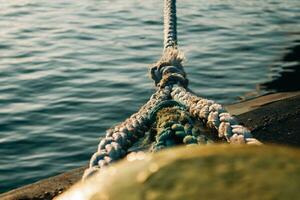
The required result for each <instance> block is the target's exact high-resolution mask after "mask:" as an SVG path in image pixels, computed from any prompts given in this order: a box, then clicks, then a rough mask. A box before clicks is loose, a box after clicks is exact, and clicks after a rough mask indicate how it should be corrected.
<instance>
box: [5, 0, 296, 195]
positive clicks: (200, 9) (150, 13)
mask: <svg viewBox="0 0 300 200" xmlns="http://www.w3.org/2000/svg"><path fill="white" fill-rule="evenodd" d="M177 7H178V34H179V45H180V47H181V50H183V51H184V52H185V55H186V57H187V60H186V62H185V66H186V71H187V73H188V77H189V79H190V87H191V89H193V90H194V91H195V92H196V93H197V94H199V95H201V96H204V97H207V98H211V99H214V100H217V101H218V102H220V103H233V102H236V101H238V99H240V98H241V97H243V98H244V97H246V98H248V97H252V96H255V95H260V94H264V93H266V92H268V91H267V89H263V90H262V89H259V87H258V85H259V84H261V83H264V82H267V81H270V80H272V79H273V78H274V77H276V76H279V74H280V72H281V71H282V70H284V68H282V67H272V66H274V65H276V66H283V65H288V64H289V63H282V61H281V58H282V56H283V55H284V54H285V53H286V51H287V50H286V49H287V48H288V47H290V46H293V45H295V44H296V41H299V40H298V39H299V34H300V23H299V21H300V15H299V13H300V1H299V0H286V1H281V0H268V1H266V0H252V1H235V0H232V1H231V0H228V1H223V0H213V1H206V0H184V1H178V3H177ZM162 38H163V37H162V0H151V1H141V0H130V1H129V0H128V1H124V0H87V1H80V0H73V1H68V0H51V1H45V0H18V1H6V0H0V156H1V159H0V192H5V191H7V190H9V189H12V188H16V187H19V186H22V185H25V184H28V183H32V182H34V181H37V180H39V179H41V178H45V177H49V176H52V175H55V174H59V173H61V172H64V171H67V170H69V169H72V168H76V167H79V166H82V165H84V164H86V163H87V161H88V160H89V157H90V155H91V154H92V152H94V151H95V149H96V146H97V143H98V139H97V138H98V137H100V136H102V135H103V133H104V130H105V129H107V128H109V127H110V126H112V125H114V124H116V123H118V122H120V121H122V120H124V119H125V118H126V117H127V116H129V115H130V114H132V113H134V112H135V111H136V110H137V109H138V108H139V107H140V106H141V105H143V103H144V102H146V101H147V99H148V98H149V97H150V95H151V94H152V92H153V91H154V87H153V83H152V81H151V80H150V79H149V78H148V76H147V66H149V65H150V64H151V63H154V62H155V61H156V60H157V59H158V58H159V56H160V54H161V51H162Z"/></svg>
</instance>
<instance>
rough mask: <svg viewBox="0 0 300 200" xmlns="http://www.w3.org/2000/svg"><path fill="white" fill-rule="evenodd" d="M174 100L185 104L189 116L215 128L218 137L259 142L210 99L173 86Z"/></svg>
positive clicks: (243, 141)
mask: <svg viewBox="0 0 300 200" xmlns="http://www.w3.org/2000/svg"><path fill="white" fill-rule="evenodd" d="M171 96H172V98H173V99H174V100H176V101H178V102H180V103H182V104H183V105H185V106H187V107H188V109H189V113H190V114H191V116H193V117H196V118H198V119H199V120H201V121H202V122H204V123H205V124H206V126H207V127H208V128H211V129H215V130H216V131H217V132H218V136H219V137H220V138H226V140H227V141H228V142H229V143H233V144H243V143H247V144H259V141H258V140H256V139H255V138H253V136H252V134H251V132H250V130H249V129H247V128H246V127H244V126H242V125H239V124H238V121H237V120H236V119H235V118H234V117H233V116H231V115H230V114H229V113H228V112H227V111H226V110H225V109H224V108H223V106H222V105H220V104H217V103H215V102H214V101H212V100H207V99H203V98H200V97H198V96H196V95H194V94H192V93H191V92H188V91H186V89H184V88H182V87H178V86H174V87H173V89H172V92H171Z"/></svg>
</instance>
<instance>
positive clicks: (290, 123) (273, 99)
mask: <svg viewBox="0 0 300 200" xmlns="http://www.w3.org/2000/svg"><path fill="white" fill-rule="evenodd" d="M226 108H227V110H228V111H229V112H230V113H231V114H234V115H236V116H237V118H238V119H239V121H240V122H241V123H243V124H244V125H245V126H246V127H248V128H249V129H251V131H252V133H253V135H254V136H255V138H257V139H259V140H260V141H262V142H263V143H265V144H280V145H288V146H293V147H299V146H300V120H299V118H300V92H289V93H276V94H269V95H265V96H261V97H258V98H255V99H252V100H247V101H245V102H241V103H237V104H233V105H228V106H226ZM222 146H223V145H222ZM222 148H223V147H222ZM266 148H268V147H266ZM270 148H274V147H270ZM278 148H279V147H278ZM288 151H289V152H292V151H293V149H289V150H288ZM294 151H295V152H296V151H297V152H298V150H297V149H294ZM267 152H268V151H267ZM270 152H271V150H270ZM85 168H86V166H84V167H81V168H78V169H74V170H72V171H69V172H66V173H63V174H60V175H57V176H54V177H50V178H47V179H44V180H41V181H38V182H36V183H33V184H30V185H27V186H23V187H21V188H18V189H15V190H12V191H9V192H6V193H3V194H1V195H0V200H39V199H53V198H54V197H55V196H57V195H58V194H60V193H62V192H63V191H65V190H67V189H68V188H70V187H71V186H72V185H73V184H74V183H76V182H77V181H78V180H80V178H81V176H82V173H83V170H84V169H85Z"/></svg>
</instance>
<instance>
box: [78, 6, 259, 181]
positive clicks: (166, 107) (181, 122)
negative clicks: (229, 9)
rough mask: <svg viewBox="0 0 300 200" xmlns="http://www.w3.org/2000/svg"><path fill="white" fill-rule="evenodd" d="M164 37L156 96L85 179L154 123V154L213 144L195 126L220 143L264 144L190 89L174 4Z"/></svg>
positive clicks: (121, 128) (114, 133) (104, 142)
mask: <svg viewBox="0 0 300 200" xmlns="http://www.w3.org/2000/svg"><path fill="white" fill-rule="evenodd" d="M164 37H165V38H164V52H163V55H162V57H161V59H160V60H159V61H158V62H157V63H155V64H154V65H153V66H151V67H150V69H149V72H150V76H151V78H152V79H153V80H154V82H155V85H156V86H157V91H156V92H155V93H154V94H153V95H152V96H151V98H150V100H149V101H148V102H147V103H146V104H145V105H144V106H142V107H141V109H140V110H139V111H138V112H137V113H135V114H133V115H132V116H131V117H129V118H128V119H126V120H125V121H124V122H122V123H121V124H119V125H117V126H115V127H113V128H111V129H109V130H107V131H106V136H105V137H104V138H102V139H101V140H100V143H99V146H98V150H97V152H96V153H94V154H93V156H92V158H91V160H90V164H89V168H88V169H87V170H86V171H85V173H84V175H83V179H85V178H87V177H89V176H90V175H92V174H94V172H96V171H98V170H99V169H101V168H102V167H105V166H107V165H109V164H110V163H112V162H114V161H116V160H119V159H121V158H123V157H124V156H126V155H127V154H128V150H129V148H131V147H132V146H133V145H134V144H135V143H136V142H137V141H138V140H139V139H140V138H143V137H144V136H145V133H146V132H148V131H149V129H150V128H151V127H153V126H154V125H155V124H156V130H157V133H156V139H155V141H154V144H153V145H152V150H153V151H158V150H160V149H163V148H166V147H169V146H173V145H176V144H187V145H191V144H207V143H210V142H211V141H210V140H209V139H208V138H206V136H204V135H203V134H201V132H199V130H198V129H197V125H196V123H195V121H199V122H201V123H202V125H204V126H205V127H206V128H209V129H211V130H212V131H215V132H216V133H217V136H218V137H219V138H223V139H224V140H226V141H227V142H228V143H230V144H261V143H260V142H259V141H258V140H256V139H255V138H253V136H252V134H251V132H250V130H248V129H247V128H246V127H244V126H242V125H239V123H238V121H237V120H236V119H235V118H234V117H233V116H231V115H230V114H229V113H228V112H227V111H226V110H225V109H224V107H223V106H222V105H220V104H217V103H215V102H214V101H212V100H207V99H204V98H201V97H198V96H196V95H195V94H194V93H193V92H191V90H189V89H188V80H187V78H186V73H185V71H184V68H183V66H182V60H183V54H182V53H181V52H180V51H179V50H178V49H177V33H176V1H175V0H165V2H164ZM158 113H159V114H158ZM158 115H160V116H161V117H158ZM163 115H169V116H168V117H169V118H168V119H169V121H166V122H165V123H164V122H163V123H160V122H157V121H161V119H162V117H163ZM178 116H181V117H178ZM192 118H193V119H192ZM162 121H163V120H162Z"/></svg>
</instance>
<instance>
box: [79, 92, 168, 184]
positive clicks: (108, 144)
mask: <svg viewBox="0 0 300 200" xmlns="http://www.w3.org/2000/svg"><path fill="white" fill-rule="evenodd" d="M170 93H171V88H170V87H165V88H163V89H160V90H157V91H156V92H155V93H154V94H153V95H152V96H151V98H150V100H149V101H148V102H147V103H146V104H145V105H144V106H142V107H141V108H140V110H139V111H138V112H137V113H135V114H133V115H132V116H131V117H129V118H128V119H126V120H125V121H124V122H123V123H121V124H119V125H117V126H115V127H114V128H111V129H108V130H107V131H106V136H105V137H104V138H102V139H101V140H100V143H99V145H98V150H97V152H96V153H94V154H93V156H92V158H91V160H90V163H89V168H88V169H87V170H86V171H85V173H84V175H83V179H85V178H87V177H89V176H90V175H92V174H93V173H94V172H96V171H98V170H99V169H100V168H102V167H104V166H106V165H108V164H110V163H111V162H113V161H116V160H119V159H121V158H123V157H124V156H125V155H126V154H127V150H128V149H129V148H130V147H131V146H132V145H133V144H134V143H135V142H136V141H137V140H138V139H139V138H141V137H143V136H144V134H145V132H146V130H148V129H149V126H150V125H149V122H148V116H149V112H150V111H151V110H152V109H153V108H154V107H155V106H156V105H157V104H158V103H160V102H161V101H164V100H167V99H169V98H170Z"/></svg>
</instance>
